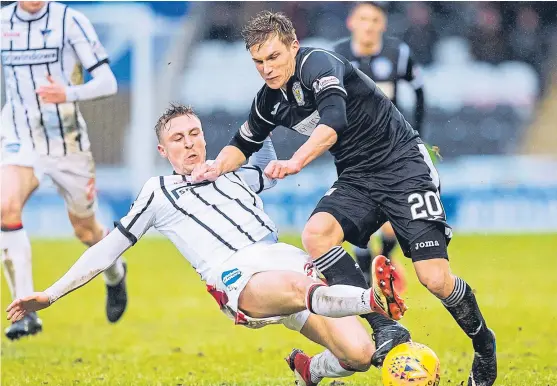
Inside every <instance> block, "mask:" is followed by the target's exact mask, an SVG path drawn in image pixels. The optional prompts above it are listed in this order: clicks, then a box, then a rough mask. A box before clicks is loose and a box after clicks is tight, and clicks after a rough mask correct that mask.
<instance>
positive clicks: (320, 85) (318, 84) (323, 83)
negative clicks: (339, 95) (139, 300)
mask: <svg viewBox="0 0 557 386" xmlns="http://www.w3.org/2000/svg"><path fill="white" fill-rule="evenodd" d="M339 84H340V80H338V78H337V77H336V76H325V77H323V78H321V79H317V80H316V81H315V82H313V91H314V92H315V93H316V94H319V93H320V92H321V91H323V90H325V89H326V88H328V87H331V86H338V85H339Z"/></svg>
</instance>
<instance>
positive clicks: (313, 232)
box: [302, 213, 342, 258]
mask: <svg viewBox="0 0 557 386" xmlns="http://www.w3.org/2000/svg"><path fill="white" fill-rule="evenodd" d="M317 215H319V213H318V214H317ZM317 215H315V216H317ZM335 225H338V224H334V223H332V222H331V221H321V219H316V218H314V217H312V218H311V219H310V221H309V222H308V223H307V224H306V226H305V227H304V230H303V232H302V243H303V245H304V248H305V249H306V251H307V252H308V253H309V254H310V256H311V257H313V258H316V257H319V256H321V255H323V254H324V253H326V252H327V251H329V250H330V249H331V248H332V247H334V246H336V245H339V244H340V243H341V242H342V235H341V236H338V235H337V234H336V233H338V232H337V229H336V227H335ZM341 233H342V232H341Z"/></svg>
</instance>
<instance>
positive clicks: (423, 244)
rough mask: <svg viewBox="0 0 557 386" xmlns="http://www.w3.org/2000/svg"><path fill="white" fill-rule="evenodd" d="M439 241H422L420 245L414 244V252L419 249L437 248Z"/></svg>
mask: <svg viewBox="0 0 557 386" xmlns="http://www.w3.org/2000/svg"><path fill="white" fill-rule="evenodd" d="M438 246H439V241H437V240H435V241H422V242H420V243H416V251H417V250H418V249H421V248H431V247H438Z"/></svg>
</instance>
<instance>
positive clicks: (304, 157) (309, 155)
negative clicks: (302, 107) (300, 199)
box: [265, 124, 337, 179]
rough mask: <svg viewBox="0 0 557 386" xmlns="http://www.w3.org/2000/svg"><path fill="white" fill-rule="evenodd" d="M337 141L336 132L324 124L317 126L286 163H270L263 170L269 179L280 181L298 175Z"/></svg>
mask: <svg viewBox="0 0 557 386" xmlns="http://www.w3.org/2000/svg"><path fill="white" fill-rule="evenodd" d="M336 141H337V132H336V131H335V130H334V129H332V128H331V127H330V126H328V125H325V124H320V125H318V126H317V127H316V128H315V130H314V131H313V133H312V134H311V136H310V137H309V139H308V140H307V141H306V142H305V143H304V144H303V145H302V146H301V147H300V148H299V149H298V150H297V151H296V153H294V155H293V156H292V158H290V159H289V160H286V161H272V162H270V163H269V165H267V167H266V168H265V175H266V176H267V177H268V178H271V179H282V178H284V177H286V176H289V175H292V174H296V173H299V172H300V170H302V169H303V168H304V167H306V166H307V165H308V164H309V163H310V162H311V161H313V160H314V159H316V158H318V157H319V156H321V155H322V154H323V153H325V152H326V151H327V150H329V149H330V148H331V147H332V146H333V145H334V144H335V143H336Z"/></svg>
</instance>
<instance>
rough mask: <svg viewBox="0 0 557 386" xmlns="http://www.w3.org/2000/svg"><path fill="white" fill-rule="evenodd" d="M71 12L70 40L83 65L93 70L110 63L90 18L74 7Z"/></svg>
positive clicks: (90, 70)
mask: <svg viewBox="0 0 557 386" xmlns="http://www.w3.org/2000/svg"><path fill="white" fill-rule="evenodd" d="M70 12H71V13H70V14H69V16H70V17H69V25H68V42H69V43H70V45H71V46H72V47H73V49H74V50H75V53H76V54H77V57H78V58H79V61H80V62H81V64H82V65H83V67H85V69H87V71H89V72H92V71H93V70H94V69H95V68H97V67H100V66H101V65H103V64H105V63H108V55H107V54H106V51H105V49H104V47H103V45H102V44H101V42H100V41H99V37H98V36H97V32H96V31H95V29H94V28H93V25H92V24H91V22H90V21H89V19H87V17H85V15H83V14H82V13H81V12H77V11H76V10H74V9H71V10H70Z"/></svg>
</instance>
